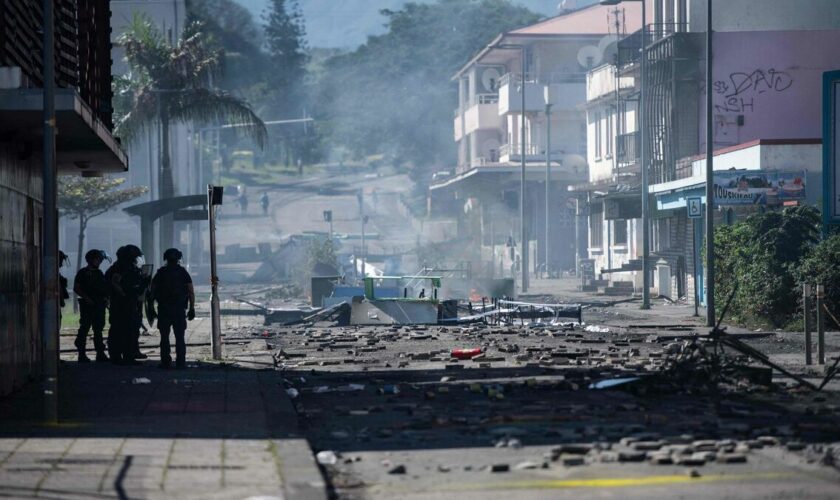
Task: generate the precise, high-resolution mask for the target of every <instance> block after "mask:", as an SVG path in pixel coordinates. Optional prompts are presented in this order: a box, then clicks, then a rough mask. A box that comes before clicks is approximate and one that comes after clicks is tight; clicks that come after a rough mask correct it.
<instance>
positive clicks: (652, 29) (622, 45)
mask: <svg viewBox="0 0 840 500" xmlns="http://www.w3.org/2000/svg"><path fill="white" fill-rule="evenodd" d="M686 31H688V24H686V23H652V24H648V25H647V44H648V46H650V45H651V44H653V43H655V42H657V41H659V40H661V39H663V38H666V37H669V36H671V35H673V34H674V33H684V32H686ZM641 55H642V30H638V31H636V32H633V33H631V34H629V35H627V36H626V37H624V38H622V39H621V40H619V41H618V61H617V62H618V67H619V68H622V67H625V66H630V65H632V64H636V63H638V62H639V60H640V58H641Z"/></svg>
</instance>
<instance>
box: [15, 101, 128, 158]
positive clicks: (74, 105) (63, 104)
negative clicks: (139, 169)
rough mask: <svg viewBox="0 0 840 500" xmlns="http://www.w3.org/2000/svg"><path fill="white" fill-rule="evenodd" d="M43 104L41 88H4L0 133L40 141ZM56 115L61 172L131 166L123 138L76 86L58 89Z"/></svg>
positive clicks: (17, 139)
mask: <svg viewBox="0 0 840 500" xmlns="http://www.w3.org/2000/svg"><path fill="white" fill-rule="evenodd" d="M43 106H44V97H43V92H42V90H41V89H9V90H0V137H3V138H4V139H5V140H10V141H15V142H23V143H25V142H27V141H31V140H33V139H37V141H38V143H40V137H41V135H42V134H43V109H44V107H43ZM55 115H56V122H57V124H56V125H57V126H56V130H57V134H56V163H57V166H58V173H59V175H79V174H84V175H90V174H94V175H96V174H101V173H121V172H125V171H127V170H128V158H127V157H126V155H125V153H124V152H123V151H122V149H121V148H120V145H119V142H118V141H117V140H116V139H115V138H114V136H113V135H111V132H110V131H109V130H108V128H107V127H106V126H105V125H104V124H103V123H102V122H101V121H100V120H99V119H98V118H96V116H95V115H94V114H93V111H92V110H91V109H90V107H89V106H88V105H87V104H86V103H85V102H84V101H83V100H82V98H81V96H79V94H78V93H77V92H76V91H75V90H74V89H64V88H59V89H56V92H55ZM34 149H35V150H38V147H36V148H34Z"/></svg>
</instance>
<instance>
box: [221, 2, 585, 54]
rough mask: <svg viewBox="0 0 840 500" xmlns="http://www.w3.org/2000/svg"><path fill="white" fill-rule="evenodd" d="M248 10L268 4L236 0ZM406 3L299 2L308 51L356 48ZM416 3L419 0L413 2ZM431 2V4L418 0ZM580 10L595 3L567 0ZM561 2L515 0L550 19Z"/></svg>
mask: <svg viewBox="0 0 840 500" xmlns="http://www.w3.org/2000/svg"><path fill="white" fill-rule="evenodd" d="M235 1H237V2H238V3H240V4H242V5H243V6H245V7H246V8H247V9H248V10H250V11H251V12H252V13H253V14H254V16H255V18H257V19H258V20H259V19H260V16H261V15H262V12H263V11H264V10H265V7H266V6H267V5H268V3H269V2H268V0H235ZM408 1H409V0H299V2H300V6H301V9H302V10H303V15H304V17H305V18H306V30H307V38H308V40H309V45H310V46H311V47H338V48H355V47H357V46H359V45H361V44H362V43H364V41H365V40H366V39H367V37H368V36H369V35H377V34H380V33H383V32H384V31H385V29H384V27H383V23H384V18H383V17H382V16H381V15H380V14H379V11H380V10H381V9H392V10H395V9H399V8H400V7H401V6H402V5H403V4H405V3H407V2H408ZM415 1H418V0H415ZM419 1H421V2H422V1H431V0H419ZM566 1H567V2H568V4H569V5H571V4H576V5H577V6H579V7H582V6H584V5H588V4H591V3H594V2H595V1H596V0H566ZM560 2H562V0H514V2H513V3H516V4H520V5H523V6H525V7H528V8H529V9H531V10H533V11H534V12H537V13H539V14H542V15H543V16H553V15H555V14H556V13H557V5H558V4H559V3H560Z"/></svg>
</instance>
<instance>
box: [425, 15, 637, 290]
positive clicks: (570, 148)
mask: <svg viewBox="0 0 840 500" xmlns="http://www.w3.org/2000/svg"><path fill="white" fill-rule="evenodd" d="M625 10H626V11H627V12H629V13H630V14H629V15H628V16H627V19H633V18H634V13H636V11H637V10H639V9H638V7H634V6H632V5H629V6H628V8H627V9H621V12H622V13H624V12H625ZM609 12H610V9H608V8H606V7H603V6H600V5H594V6H590V7H586V8H583V9H578V10H574V11H571V12H565V13H563V14H560V15H558V16H555V17H552V18H549V19H546V20H544V21H541V22H539V23H537V24H534V25H532V26H527V27H524V28H521V29H517V30H513V31H510V32H507V33H503V34H501V35H499V36H498V37H496V38H495V39H494V40H492V41H491V42H490V43H489V44H488V45H487V46H486V47H485V48H484V49H483V50H481V51H480V52H479V53H478V54H477V55H476V56H475V57H473V58H472V59H471V60H470V61H469V62H467V64H465V65H464V67H463V68H462V69H461V70H460V71H459V72H458V73H456V74H455V76H454V77H453V81H454V82H455V83H456V84H457V85H458V90H459V103H458V108H457V109H456V111H455V120H454V139H455V141H456V143H457V146H458V153H459V155H458V165H457V167H456V168H455V172H454V175H453V176H452V177H451V178H448V179H445V180H441V181H439V182H436V183H434V184H433V185H432V186H431V188H430V195H429V197H430V204H429V205H430V213H431V214H432V215H434V214H435V213H446V212H453V211H454V212H457V213H459V214H463V215H461V216H460V217H459V229H458V233H459V237H460V238H464V239H466V240H468V241H470V244H469V245H464V246H463V248H465V253H468V255H467V256H466V257H467V258H465V259H464V260H468V261H470V262H471V264H472V268H473V269H481V270H482V271H481V272H482V274H484V275H486V276H495V277H498V276H505V277H515V276H517V275H518V274H519V272H518V271H517V269H518V266H519V265H520V264H519V263H520V262H521V260H522V253H523V252H525V251H527V252H528V256H529V258H528V261H529V269H528V271H529V273H530V274H534V273H541V274H545V273H546V272H547V271H548V272H551V273H552V274H558V273H560V272H562V271H565V270H571V269H574V268H575V265H576V264H575V262H576V252H578V251H582V250H581V249H583V248H585V247H586V242H585V241H582V240H583V239H584V238H583V236H584V235H580V236H581V237H580V238H579V237H577V236H578V232H577V231H576V225H575V219H576V217H575V201H574V196H573V195H572V194H570V193H569V190H568V187H569V186H571V185H575V184H580V183H582V182H585V181H586V179H587V122H586V113H585V111H584V109H583V108H582V106H583V104H584V103H585V101H586V91H587V84H586V72H587V70H589V69H591V68H592V67H595V66H597V65H600V64H601V63H602V61H604V60H608V59H611V58H612V54H614V52H615V50H616V43H615V42H616V40H617V39H618V32H617V31H615V29H616V28H615V21H616V20H611V19H610V18H609V17H608V14H609ZM635 17H638V15H635ZM618 21H619V24H620V26H621V27H620V29H626V28H625V27H624V24H623V23H624V19H623V18H622V19H620V20H618ZM636 22H637V25H631V29H636V27H638V25H640V22H638V21H636ZM523 92H524V105H523ZM523 126H524V129H523ZM523 132H524V134H523ZM523 159H524V163H525V192H526V194H525V213H524V218H522V220H520V213H519V197H520V189H521V182H520V174H521V169H522V161H523ZM547 187H548V189H547ZM546 201H548V203H546ZM546 221H548V224H546ZM523 223H524V224H525V228H526V234H527V237H526V243H525V244H523V243H522V241H520V239H521V238H520V229H521V224H523Z"/></svg>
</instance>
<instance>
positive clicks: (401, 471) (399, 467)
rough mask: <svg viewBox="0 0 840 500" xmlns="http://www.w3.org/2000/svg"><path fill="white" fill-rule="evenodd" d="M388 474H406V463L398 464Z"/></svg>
mask: <svg viewBox="0 0 840 500" xmlns="http://www.w3.org/2000/svg"><path fill="white" fill-rule="evenodd" d="M388 474H405V465H402V464H400V465H397V466H396V467H393V468H392V469H391V470H389V471H388Z"/></svg>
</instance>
